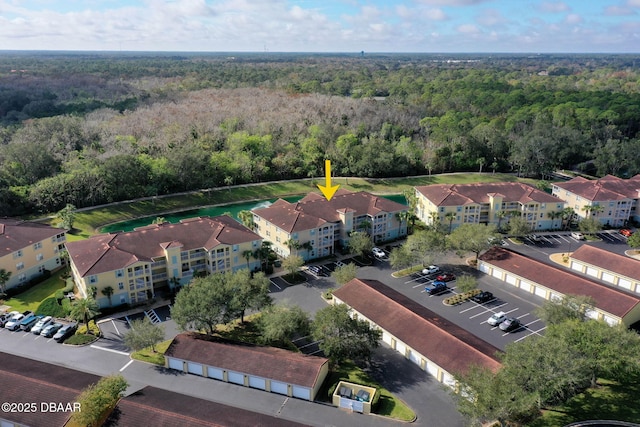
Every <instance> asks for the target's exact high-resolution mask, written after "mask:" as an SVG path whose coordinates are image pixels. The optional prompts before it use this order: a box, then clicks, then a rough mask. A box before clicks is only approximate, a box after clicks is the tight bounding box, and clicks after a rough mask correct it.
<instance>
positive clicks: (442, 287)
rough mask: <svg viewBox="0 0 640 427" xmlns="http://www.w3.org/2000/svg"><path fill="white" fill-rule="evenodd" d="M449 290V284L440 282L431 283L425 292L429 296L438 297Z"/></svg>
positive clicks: (425, 288)
mask: <svg viewBox="0 0 640 427" xmlns="http://www.w3.org/2000/svg"><path fill="white" fill-rule="evenodd" d="M448 290H449V288H448V287H447V284H446V283H444V282H442V281H439V280H436V281H434V282H431V283H430V284H428V285H427V286H425V287H424V291H425V292H426V293H427V294H429V295H438V294H441V293H443V292H446V291H448Z"/></svg>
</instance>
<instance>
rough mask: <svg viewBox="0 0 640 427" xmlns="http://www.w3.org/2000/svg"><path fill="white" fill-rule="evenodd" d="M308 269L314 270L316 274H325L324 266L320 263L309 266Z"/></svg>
mask: <svg viewBox="0 0 640 427" xmlns="http://www.w3.org/2000/svg"><path fill="white" fill-rule="evenodd" d="M307 269H308V270H309V271H310V272H312V273H313V274H315V275H316V276H324V275H325V274H324V270H323V269H322V266H320V265H310V266H309V267H307Z"/></svg>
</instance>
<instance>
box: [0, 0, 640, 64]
mask: <svg viewBox="0 0 640 427" xmlns="http://www.w3.org/2000/svg"><path fill="white" fill-rule="evenodd" d="M24 49H35V50H116V51H117V50H127V51H215V52H220V51H222V52H233V51H250V52H255V51H264V50H268V51H271V52H360V51H365V52H536V53H537V52H586V53H590V52H604V53H607V52H614V53H618V52H622V53H624V52H629V53H638V52H640V0H564V1H555V0H174V1H168V0H0V50H24Z"/></svg>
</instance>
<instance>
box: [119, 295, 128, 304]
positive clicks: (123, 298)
mask: <svg viewBox="0 0 640 427" xmlns="http://www.w3.org/2000/svg"><path fill="white" fill-rule="evenodd" d="M126 302H127V297H125V296H124V295H120V304H124V303H126Z"/></svg>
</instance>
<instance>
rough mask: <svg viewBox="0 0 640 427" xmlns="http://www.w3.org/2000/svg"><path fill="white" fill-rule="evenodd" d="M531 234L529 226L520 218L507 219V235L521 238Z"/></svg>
mask: <svg viewBox="0 0 640 427" xmlns="http://www.w3.org/2000/svg"><path fill="white" fill-rule="evenodd" d="M530 232H531V225H529V223H528V222H527V221H526V220H525V219H524V218H522V217H521V216H515V217H511V218H509V234H510V235H512V236H516V237H522V236H524V235H526V234H529V233H530Z"/></svg>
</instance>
